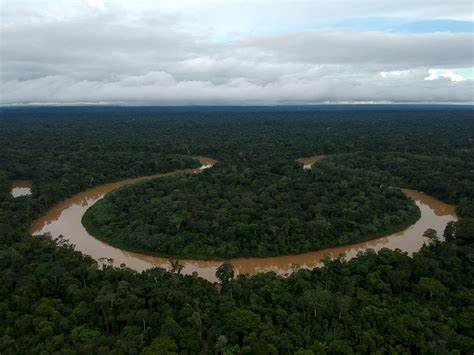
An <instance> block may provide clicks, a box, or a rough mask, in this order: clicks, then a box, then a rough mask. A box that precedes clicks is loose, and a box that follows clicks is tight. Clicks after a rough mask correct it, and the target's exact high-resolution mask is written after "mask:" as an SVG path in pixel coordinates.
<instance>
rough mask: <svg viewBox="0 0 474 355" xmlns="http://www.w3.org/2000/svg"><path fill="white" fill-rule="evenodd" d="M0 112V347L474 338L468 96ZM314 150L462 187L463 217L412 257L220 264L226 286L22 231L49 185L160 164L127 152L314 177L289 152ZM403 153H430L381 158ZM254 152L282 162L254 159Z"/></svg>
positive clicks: (281, 347)
mask: <svg viewBox="0 0 474 355" xmlns="http://www.w3.org/2000/svg"><path fill="white" fill-rule="evenodd" d="M183 110H184V109H183ZM183 112H184V113H183ZM0 115H1V117H0V153H1V154H0V167H1V168H0V169H1V170H2V171H3V172H0V270H1V272H0V353H2V354H23V353H35V354H36V353H103V354H105V353H107V354H108V353H118V354H124V353H126V354H128V353H130V354H139V353H173V352H174V353H179V354H182V353H184V354H195V353H199V352H200V351H202V352H204V353H206V352H207V353H219V354H255V353H257V354H259V353H262V354H276V353H283V354H292V353H301V354H310V353H314V354H324V353H351V352H353V353H369V352H377V353H443V354H447V353H473V352H474V340H473V339H474V327H473V325H474V288H473V280H474V277H473V276H474V268H473V260H474V245H473V240H474V219H472V218H470V217H469V216H472V215H471V214H470V212H469V211H472V210H473V206H472V201H473V198H472V195H471V191H472V186H473V185H472V165H471V164H472V163H471V161H470V160H469V159H467V157H468V156H472V150H473V147H472V132H473V125H474V120H472V118H471V117H470V116H471V115H472V112H471V111H463V110H455V109H453V110H418V111H413V112H412V111H409V110H402V111H393V112H392V111H388V110H385V111H383V110H382V111H372V110H366V111H360V112H358V111H349V110H346V111H334V112H333V111H315V110H309V109H301V110H300V111H288V109H280V110H276V109H265V110H264V109H259V110H256V109H252V108H249V109H243V110H237V109H228V110H220V111H219V110H217V109H215V110H214V109H210V110H209V111H202V110H201V111H200V110H198V109H189V110H188V111H179V110H177V111H174V110H173V109H163V110H162V111H156V110H155V109H147V110H144V109H139V108H131V109H123V108H121V109H91V108H81V109H51V108H44V109H35V110H24V109H12V110H5V109H2V112H1V114H0ZM99 116H100V118H99ZM256 116H258V117H256ZM95 149H98V150H97V151H98V152H99V153H97V154H94V150H95ZM354 150H357V151H360V152H361V153H360V155H358V156H356V157H355V158H354V159H353V160H351V159H347V157H345V156H344V155H342V154H346V153H351V154H352V153H353V151H354ZM314 153H325V154H331V155H332V158H331V160H329V161H327V162H326V163H327V164H328V166H327V169H329V168H331V169H333V167H334V169H336V170H331V171H335V172H338V171H339V169H341V171H343V170H344V169H347V170H348V171H351V172H355V174H356V178H361V179H365V178H367V177H368V176H374V177H377V179H380V178H382V177H383V176H386V177H385V180H383V181H381V180H377V183H383V184H385V185H386V186H390V185H392V186H400V185H401V184H405V185H406V186H410V187H412V188H419V189H422V188H423V187H427V189H426V190H425V191H427V192H430V193H433V194H434V195H436V196H438V197H440V198H443V199H445V200H446V201H452V202H455V203H458V204H459V212H460V213H461V214H462V216H464V218H462V219H461V220H460V221H459V222H456V223H453V224H450V225H449V226H448V228H447V229H446V231H445V233H444V235H445V237H446V240H447V241H446V242H440V243H432V244H431V245H429V246H426V247H423V248H422V249H421V250H420V251H419V252H417V253H415V254H414V255H413V256H412V257H410V256H408V255H406V254H405V253H402V252H399V251H390V250H387V249H383V250H381V251H380V252H379V253H374V252H372V251H367V252H366V253H363V254H361V255H359V256H358V257H357V258H355V259H352V260H351V261H349V262H343V261H340V260H334V261H328V262H326V263H325V266H324V267H322V268H319V269H314V270H299V271H297V272H295V273H293V274H292V275H290V276H289V277H288V278H283V277H279V276H277V275H275V274H273V273H266V274H258V275H255V276H252V277H249V276H238V277H237V278H234V279H233V280H230V278H229V279H226V280H228V282H227V283H226V286H225V292H222V294H220V293H219V292H218V289H217V287H216V286H215V285H212V284H210V283H208V282H207V281H205V280H203V279H200V278H199V277H196V276H186V275H182V274H179V273H177V272H175V273H169V272H166V271H165V270H163V269H152V270H148V271H145V272H142V273H138V272H134V271H131V270H129V269H127V268H114V267H110V266H106V267H104V268H99V267H98V266H97V264H96V263H95V262H94V261H93V260H92V259H91V258H89V257H87V256H84V255H81V254H80V253H78V252H75V251H74V249H73V247H72V246H70V245H68V244H67V243H65V242H61V241H58V242H53V241H51V240H50V239H48V238H45V237H31V236H28V235H27V229H28V226H29V224H30V222H31V221H32V219H33V218H35V217H37V216H38V215H39V213H41V212H42V211H44V210H45V209H47V208H50V207H51V205H52V203H54V202H56V201H58V200H59V199H62V198H64V197H66V196H69V195H70V194H72V193H75V192H77V191H80V190H81V189H83V188H86V187H89V186H94V185H96V184H100V183H102V182H105V181H112V180H116V179H119V178H123V177H127V174H130V176H134V175H135V176H136V175H140V174H147V173H151V172H155V171H148V170H147V169H148V168H147V169H145V168H139V167H137V166H136V165H134V164H135V163H131V162H130V161H127V163H124V161H123V158H124V157H127V156H128V157H130V158H131V159H132V160H133V161H134V162H136V161H142V162H143V163H145V162H146V161H148V159H149V157H153V158H152V159H159V161H162V159H164V160H167V159H168V158H167V157H179V158H172V159H173V163H172V164H171V165H169V166H168V167H167V168H165V171H166V170H168V169H169V170H174V169H175V168H176V167H177V166H178V167H179V166H189V165H187V164H188V163H190V164H195V163H194V162H192V161H189V160H188V158H183V156H192V155H198V154H200V155H208V156H213V157H216V158H218V159H219V160H220V161H221V162H228V164H229V166H227V167H226V166H223V167H222V168H221V169H222V171H227V169H229V170H228V171H231V169H232V166H231V165H232V164H234V165H235V170H236V171H239V170H242V169H245V168H244V167H247V168H249V169H250V171H249V172H248V174H249V175H248V176H249V177H250V179H253V177H254V176H255V174H256V173H255V172H256V171H261V172H262V173H264V174H267V173H268V174H269V175H268V176H273V174H276V175H278V174H281V172H282V171H285V169H289V170H291V169H293V168H294V169H295V173H298V174H300V173H302V174H301V175H302V176H304V179H308V182H310V181H311V179H315V178H316V177H314V176H313V174H316V175H317V174H318V173H317V172H316V170H315V171H314V172H309V173H308V174H305V173H304V172H302V171H301V170H300V168H299V167H297V166H289V165H288V162H291V161H292V160H293V159H294V158H296V157H300V156H308V155H311V154H314ZM405 154H420V155H422V156H423V159H421V160H427V161H428V163H426V165H423V164H422V165H418V163H419V160H413V163H412V164H411V163H409V162H406V161H404V162H403V163H400V162H399V161H398V160H393V161H392V163H393V165H394V166H395V167H390V166H389V164H387V162H389V161H390V159H392V158H395V157H396V156H405ZM102 155H103V156H104V161H106V162H107V163H102V162H100V160H101V156H102ZM88 156H90V157H91V158H87V157H88ZM262 157H266V158H262ZM359 157H360V158H359ZM362 157H363V158H362ZM378 157H380V158H381V160H382V161H383V163H380V162H379V161H378V160H379V159H378ZM448 157H449V158H451V159H452V160H453V161H455V162H456V163H453V165H452V166H451V165H446V169H445V170H443V169H441V166H442V164H441V163H439V164H438V163H437V162H443V164H444V163H446V162H448V161H449V159H447V158H448ZM135 159H137V160H135ZM175 159H177V160H175ZM264 159H270V160H273V161H275V162H276V164H277V165H275V166H271V167H270V166H269V168H270V170H271V171H270V172H268V170H265V169H260V170H259V169H256V167H257V166H258V165H261V164H262V163H263V160H264ZM339 159H341V161H339ZM278 162H280V163H278ZM351 162H352V163H351ZM362 163H363V164H362ZM140 164H141V163H140ZM182 164H184V165H182ZM219 164H221V163H219ZM226 164H227V163H226ZM279 164H280V165H279ZM321 164H323V163H321ZM430 164H432V166H433V168H432V169H431V168H429V167H430ZM223 165H224V163H223ZM263 165H264V166H265V164H263ZM128 166H135V167H134V168H130V169H131V170H128V169H129V168H128ZM454 166H455V168H453V167H454ZM321 167H322V168H323V169H322V170H323V171H327V170H325V169H326V167H324V166H321ZM397 167H398V168H397ZM155 168H156V166H150V169H151V170H153V169H155ZM216 168H217V167H216ZM359 170H366V171H367V172H366V173H365V172H364V173H360V175H357V174H358V171H359ZM214 174H216V175H218V174H219V171H218V170H217V169H215V170H213V169H211V170H209V171H206V172H204V173H203V175H202V177H201V176H199V177H198V178H197V179H196V180H197V181H199V180H200V179H203V181H205V178H209V179H210V180H212V176H213V175H214ZM366 174H367V175H366ZM371 174H375V175H371ZM244 176H245V175H244ZM91 177H94V180H91V179H90V178H91ZM239 177H240V174H239ZM14 178H21V179H33V180H34V184H33V192H34V193H33V195H32V196H31V197H24V198H18V199H13V198H11V196H10V194H9V187H10V181H11V179H14ZM333 178H334V179H335V180H337V179H340V175H339V173H338V174H335V176H334V177H333ZM430 178H431V185H432V186H428V185H429V184H428V181H430ZM330 180H331V179H330V177H328V183H330ZM193 181H194V180H193ZM244 182H245V181H244ZM269 182H270V183H271V182H272V181H271V180H269ZM247 183H248V182H247ZM285 186H289V185H285ZM349 186H350V185H349ZM361 186H362V185H361ZM363 186H366V185H363ZM367 186H369V188H370V186H371V185H370V184H368V185H367ZM333 187H335V186H333ZM387 190H388V189H387ZM335 191H338V192H341V193H342V192H344V191H341V190H338V189H335ZM394 191H395V193H397V192H396V190H394ZM352 193H353V194H357V192H356V190H355V189H354V190H353V192H352ZM369 193H370V189H369ZM328 194H329V195H328V196H332V195H330V193H329V192H328ZM178 195H179V194H178ZM313 196H314V195H313ZM321 196H324V194H322V195H321ZM368 196H372V197H374V198H375V197H376V196H378V195H377V194H375V195H372V194H369V195H368ZM381 196H384V195H381ZM369 200H370V199H369ZM242 201H243V200H242ZM336 201H337V200H336ZM368 202H369V203H370V202H371V201H368ZM319 203H320V201H316V200H310V201H309V204H310V205H311V206H312V205H318V204H319ZM342 207H343V206H342ZM461 207H462V208H461ZM352 208H354V207H352ZM290 211H291V209H290ZM377 213H378V212H377V211H374V214H375V215H377ZM175 222H176V223H175V224H179V222H177V220H176V221H175ZM250 222H252V221H250ZM181 223H183V222H181ZM250 224H251V223H250ZM175 228H176V227H175ZM181 228H183V227H182V226H181V227H179V229H181ZM177 268H179V267H178V266H177Z"/></svg>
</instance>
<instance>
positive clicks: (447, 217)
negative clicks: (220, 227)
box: [30, 157, 457, 282]
mask: <svg viewBox="0 0 474 355" xmlns="http://www.w3.org/2000/svg"><path fill="white" fill-rule="evenodd" d="M198 159H199V160H200V162H201V164H202V166H201V168H198V169H184V170H180V171H176V172H172V173H167V174H158V175H152V176H145V177H140V178H136V179H127V180H123V181H120V182H116V183H111V184H105V185H102V186H98V187H95V188H91V189H89V190H86V191H83V192H81V193H79V194H77V195H74V196H72V197H71V198H68V199H67V200H65V201H63V202H61V203H59V204H57V205H56V206H54V207H53V208H51V209H50V210H49V211H48V212H47V213H46V215H44V216H43V217H41V218H39V219H38V220H36V221H34V222H33V224H32V225H31V228H30V233H31V234H32V235H38V234H50V235H51V237H53V238H57V237H58V236H60V235H62V236H63V237H64V239H65V240H68V241H69V242H71V243H72V244H74V245H75V248H76V250H78V251H81V252H82V253H84V254H87V255H89V256H91V257H92V258H94V259H96V260H98V261H101V260H103V259H102V258H111V259H113V264H114V265H117V266H119V265H121V264H125V265H126V266H128V267H129V268H132V269H134V270H137V271H142V270H145V269H147V268H151V267H157V266H159V267H163V268H169V266H170V264H169V259H168V258H162V257H156V256H150V255H144V254H139V253H134V252H129V251H125V250H121V249H118V248H115V247H113V246H110V245H108V244H107V243H105V242H102V241H100V240H98V239H95V238H94V237H93V236H91V235H90V234H89V233H88V232H87V231H86V229H85V228H84V226H83V225H82V223H81V220H82V216H83V215H84V213H85V212H86V211H87V209H88V208H90V207H91V206H92V205H93V204H94V203H96V202H97V201H98V200H100V199H101V198H102V197H104V196H105V195H106V194H107V193H109V192H110V191H112V190H115V189H117V188H119V187H121V186H125V185H130V184H133V183H136V182H139V181H144V180H147V179H152V178H156V177H159V176H172V175H176V174H183V173H198V172H199V171H201V170H202V168H203V167H205V168H210V167H212V166H213V165H214V164H215V163H216V161H215V160H212V159H209V158H204V157H198ZM402 191H403V192H404V193H405V194H406V195H407V196H408V197H410V198H412V199H413V200H414V201H415V203H416V205H417V206H418V207H419V208H420V211H421V218H420V219H419V220H418V221H417V222H416V223H415V224H413V225H412V226H410V227H409V228H407V229H405V230H404V231H401V232H399V233H394V234H391V235H389V236H382V237H380V238H376V239H372V240H370V241H367V242H363V243H357V244H353V245H347V246H342V247H336V248H329V249H324V250H320V251H316V252H310V253H304V254H299V255H285V256H277V257H267V258H237V259H231V260H230V262H231V263H232V264H233V265H234V266H235V269H236V273H237V274H255V273H257V272H265V271H274V272H276V273H278V274H281V275H284V274H288V273H290V272H291V271H292V270H293V269H294V268H295V265H297V266H298V267H301V268H314V267H318V266H320V265H321V260H322V259H324V258H325V257H326V256H328V257H330V258H334V257H338V256H339V255H345V257H346V258H352V257H354V256H356V255H357V253H358V252H360V251H363V250H366V249H368V248H371V249H374V250H380V249H381V248H390V249H400V250H402V251H406V252H408V253H410V254H411V253H413V252H415V251H417V250H419V249H420V248H421V246H422V245H423V243H428V240H427V239H426V238H424V237H423V236H422V235H423V232H424V231H425V230H426V229H428V228H433V229H435V230H436V231H437V232H438V235H442V234H443V230H444V228H445V226H446V224H447V223H448V222H450V221H455V220H457V217H456V213H455V208H454V206H452V205H448V204H446V203H443V202H441V201H439V200H437V199H435V198H434V197H431V196H428V195H426V194H424V193H421V192H418V191H415V190H409V189H403V190H402ZM180 263H181V264H182V265H184V268H183V273H186V274H192V273H194V272H196V273H197V274H198V275H199V276H201V277H203V278H205V279H207V280H209V281H211V282H214V281H216V277H215V275H214V274H215V271H216V269H217V267H219V266H220V265H221V264H222V261H221V260H189V259H180Z"/></svg>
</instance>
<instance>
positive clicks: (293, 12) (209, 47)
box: [0, 0, 474, 105]
mask: <svg viewBox="0 0 474 355" xmlns="http://www.w3.org/2000/svg"><path fill="white" fill-rule="evenodd" d="M473 32H474V26H473V5H472V2H471V0H467V1H465V0H449V1H447V0H398V1H395V0H370V1H369V0H339V1H334V0H312V1H310V0H294V1H275V0H252V1H247V0H205V1H203V0H193V1H191V0H188V1H179V0H173V1H171V0H169V1H168V0H154V1H152V0H128V1H126V0H0V104H2V105H12V104H13V105H14V104H133V105H140V104H152V105H188V104H244V105H245V104H252V105H254V104H316V103H473V101H474V68H473V67H474V63H473V59H474V37H473Z"/></svg>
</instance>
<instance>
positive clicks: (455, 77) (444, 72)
mask: <svg viewBox="0 0 474 355" xmlns="http://www.w3.org/2000/svg"><path fill="white" fill-rule="evenodd" d="M439 79H447V80H449V81H454V82H459V81H464V80H465V79H464V78H463V77H462V76H461V75H459V74H456V73H455V72H454V70H451V69H429V70H428V76H427V77H426V78H425V80H429V81H431V80H439Z"/></svg>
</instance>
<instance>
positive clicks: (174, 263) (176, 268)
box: [168, 259, 184, 275]
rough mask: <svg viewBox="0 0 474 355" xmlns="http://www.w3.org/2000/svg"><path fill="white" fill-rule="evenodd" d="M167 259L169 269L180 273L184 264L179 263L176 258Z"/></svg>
mask: <svg viewBox="0 0 474 355" xmlns="http://www.w3.org/2000/svg"><path fill="white" fill-rule="evenodd" d="M168 261H169V263H170V271H171V272H172V273H175V274H178V275H180V274H181V271H183V268H184V265H183V264H181V263H180V262H179V260H178V259H169V260H168Z"/></svg>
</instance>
